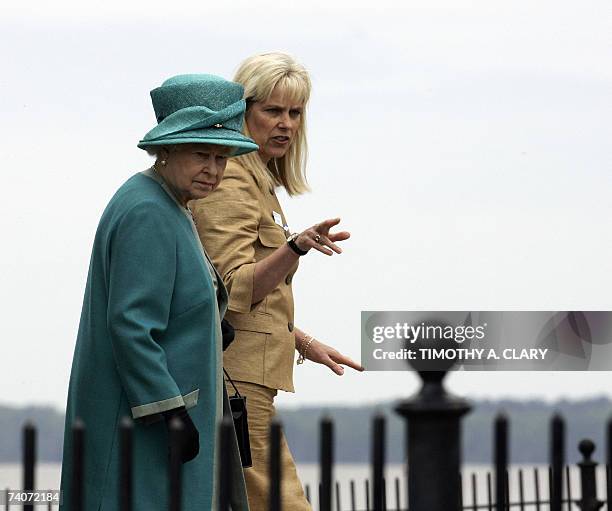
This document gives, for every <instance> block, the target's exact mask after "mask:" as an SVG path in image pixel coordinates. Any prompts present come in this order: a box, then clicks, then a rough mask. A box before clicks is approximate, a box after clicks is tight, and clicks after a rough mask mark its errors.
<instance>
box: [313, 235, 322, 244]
mask: <svg viewBox="0 0 612 511" xmlns="http://www.w3.org/2000/svg"><path fill="white" fill-rule="evenodd" d="M314 240H315V243H319V241H321V235H320V234H317V235H316V236H315V237H314Z"/></svg>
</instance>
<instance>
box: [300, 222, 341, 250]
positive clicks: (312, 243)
mask: <svg viewBox="0 0 612 511" xmlns="http://www.w3.org/2000/svg"><path fill="white" fill-rule="evenodd" d="M339 223H340V219H339V218H330V219H329V220H324V221H323V222H321V223H318V224H315V225H313V226H312V227H309V228H308V229H306V230H304V231H302V232H301V233H300V234H299V235H298V237H297V238H296V239H295V244H296V245H297V246H298V248H300V249H301V250H305V251H308V250H310V249H311V248H314V249H315V250H318V251H319V252H321V253H322V254H325V255H328V256H330V255H332V254H333V253H334V252H336V254H341V253H342V249H341V248H340V247H339V246H338V245H336V242H337V241H344V240H347V239H348V238H350V236H351V234H350V233H349V232H348V231H340V232H329V230H330V229H331V228H332V227H334V226H335V225H338V224H339Z"/></svg>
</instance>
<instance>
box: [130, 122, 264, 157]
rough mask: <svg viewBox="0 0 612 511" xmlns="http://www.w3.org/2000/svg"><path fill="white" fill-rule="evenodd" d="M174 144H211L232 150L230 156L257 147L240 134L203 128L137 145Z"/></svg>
mask: <svg viewBox="0 0 612 511" xmlns="http://www.w3.org/2000/svg"><path fill="white" fill-rule="evenodd" d="M174 144H212V145H220V146H226V147H231V148H233V151H232V154H231V156H240V155H241V154H247V153H250V152H252V151H257V150H258V149H259V146H258V145H257V144H256V143H255V142H253V140H251V139H250V138H248V137H245V136H244V135H243V134H242V133H239V132H238V131H235V130H228V129H225V128H203V129H199V130H191V131H184V132H182V133H173V134H171V135H168V136H166V137H160V138H156V139H154V140H147V138H146V137H145V138H144V139H142V140H141V141H140V142H139V143H138V147H140V149H146V148H147V147H152V146H160V145H174Z"/></svg>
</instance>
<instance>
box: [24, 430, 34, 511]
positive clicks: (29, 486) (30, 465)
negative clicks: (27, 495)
mask: <svg viewBox="0 0 612 511" xmlns="http://www.w3.org/2000/svg"><path fill="white" fill-rule="evenodd" d="M35 466H36V428H35V427H34V424H32V423H31V422H29V421H28V422H26V424H25V425H24V426H23V491H25V492H32V491H34V489H35V487H36V483H35V480H34V473H35ZM23 511H34V506H33V504H25V505H24V506H23Z"/></svg>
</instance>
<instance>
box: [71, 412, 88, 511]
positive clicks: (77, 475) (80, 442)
mask: <svg viewBox="0 0 612 511" xmlns="http://www.w3.org/2000/svg"><path fill="white" fill-rule="evenodd" d="M72 445H73V449H72V507H71V509H72V510H73V511H85V484H84V477H83V471H84V470H85V466H84V463H85V423H84V422H83V421H82V420H81V419H80V418H78V417H77V418H76V419H75V421H74V422H73V424H72Z"/></svg>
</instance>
